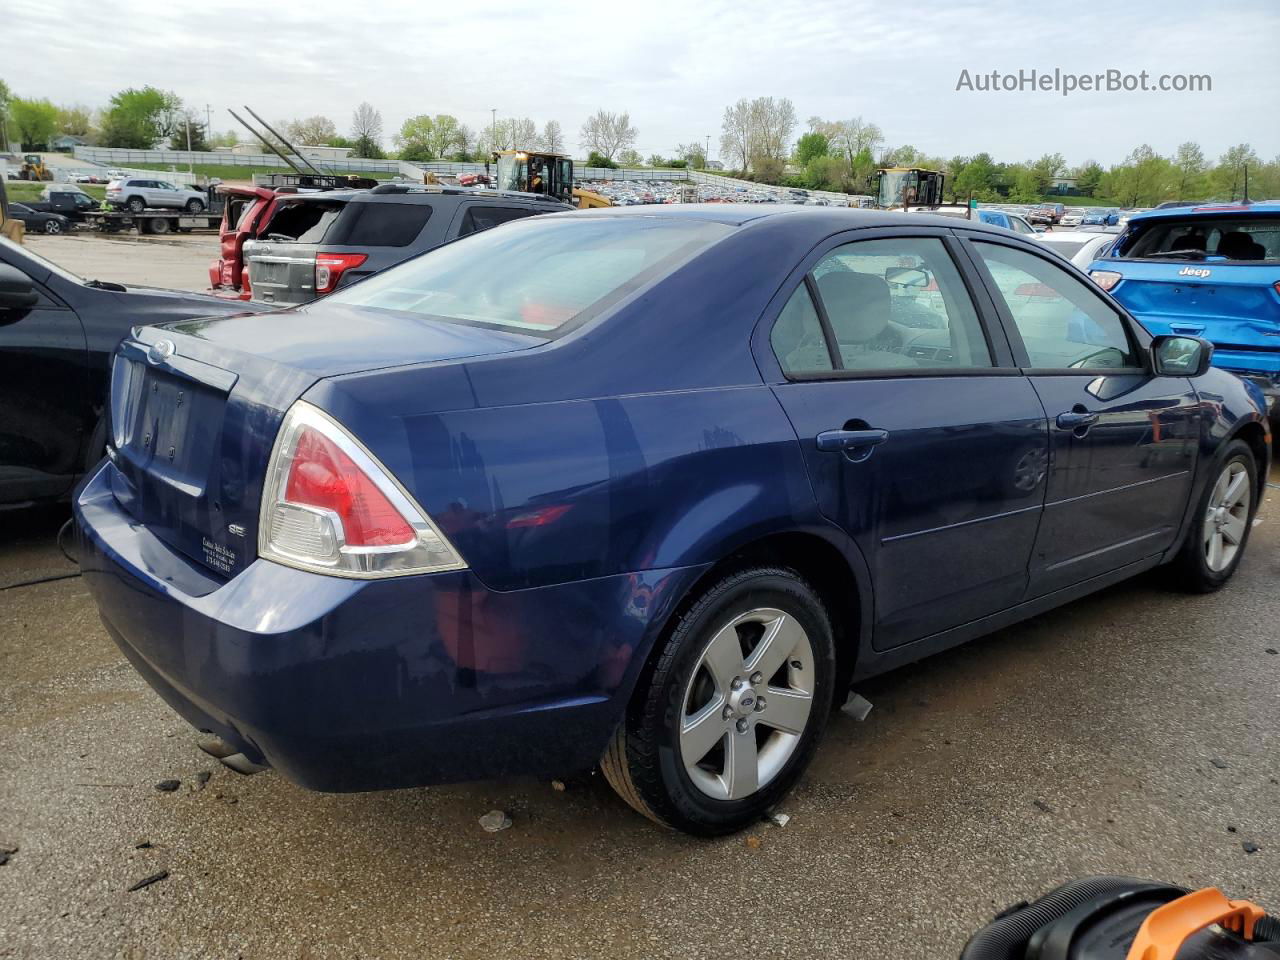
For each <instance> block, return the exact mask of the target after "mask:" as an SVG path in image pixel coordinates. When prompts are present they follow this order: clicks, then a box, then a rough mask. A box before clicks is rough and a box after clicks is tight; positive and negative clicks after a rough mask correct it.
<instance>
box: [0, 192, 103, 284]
mask: <svg viewBox="0 0 1280 960" xmlns="http://www.w3.org/2000/svg"><path fill="white" fill-rule="evenodd" d="M17 206H19V204H15V203H11V204H9V207H10V209H13V208H15V207H17ZM28 212H30V211H28ZM0 250H3V251H4V252H5V254H12V256H6V257H4V258H0V260H8V262H9V263H13V264H20V263H21V259H20V258H23V257H25V258H26V259H27V260H33V261H35V262H36V263H37V264H39V265H40V266H41V267H43V268H44V269H45V270H48V271H49V272H50V273H52V274H54V275H55V276H59V277H61V278H62V279H63V280H67V281H69V282H71V283H84V282H85V279H84V277H81V276H78V275H77V274H74V273H72V272H71V271H70V270H67V269H66V268H65V267H60V266H58V265H57V264H56V263H54V262H53V261H52V260H46V259H45V258H44V257H42V256H40V254H38V253H36V252H35V251H34V250H32V249H31V247H30V246H22V247H19V246H18V245H17V244H15V243H14V242H13V241H11V240H6V239H5V238H4V237H0Z"/></svg>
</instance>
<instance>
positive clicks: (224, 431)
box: [109, 305, 544, 578]
mask: <svg viewBox="0 0 1280 960" xmlns="http://www.w3.org/2000/svg"><path fill="white" fill-rule="evenodd" d="M543 342H544V341H543V340H542V339H540V338H537V337H531V336H526V335H523V334H512V333H504V332H499V331H492V330H484V329H480V328H477V327H468V326H463V325H460V324H450V323H447V322H444V321H438V320H431V319H429V318H424V317H415V316H410V315H404V314H398V313H390V312H388V311H379V310H364V311H359V312H357V311H353V310H352V309H350V308H344V307H342V306H341V305H324V306H323V308H319V307H318V308H317V309H315V310H297V311H284V312H282V313H279V314H268V315H265V316H264V315H256V316H255V315H243V316H234V317H228V318H225V319H217V320H188V321H183V322H181V323H176V324H169V325H166V326H161V327H140V328H136V329H135V331H134V333H133V335H132V336H130V337H128V338H126V339H125V340H124V341H123V342H122V343H121V344H120V345H119V347H118V348H117V350H116V357H115V363H114V367H113V370H112V385H111V401H110V403H111V445H110V449H109V457H110V459H111V461H112V463H113V464H114V467H115V469H114V471H113V472H112V488H113V492H114V493H115V496H116V499H117V500H118V501H119V502H120V504H121V505H122V506H123V507H124V509H125V510H127V511H128V512H129V513H130V515H131V516H133V518H134V519H135V520H136V521H138V522H139V523H142V524H145V525H146V526H147V528H148V529H149V530H150V531H151V532H152V533H153V534H155V535H156V536H157V537H158V538H159V539H160V540H162V541H164V542H165V543H166V544H168V545H169V546H170V547H171V548H173V549H174V550H176V551H178V552H180V553H182V554H183V555H185V556H186V557H188V558H189V559H191V560H194V561H195V562H197V563H200V564H202V565H203V566H204V567H206V568H207V569H209V570H211V571H212V572H214V573H215V574H218V575H221V576H224V577H227V578H231V577H234V576H235V575H236V574H238V573H240V572H241V571H242V570H243V569H244V568H245V567H246V566H247V565H248V564H249V563H251V562H253V560H254V559H255V558H256V557H257V530H258V513H259V508H260V504H261V498H262V484H263V480H264V477H265V474H266V469H267V465H268V461H269V459H270V454H271V449H272V445H273V444H274V442H275V438H276V434H277V432H278V431H279V428H280V424H281V422H282V421H283V419H284V415H285V413H286V412H287V411H288V409H289V407H290V406H291V405H292V404H293V403H294V402H295V401H296V400H297V399H298V398H299V397H301V396H302V395H303V393H305V392H306V390H307V389H308V388H309V387H310V386H311V385H312V384H314V383H315V382H316V381H317V380H319V379H321V378H323V377H328V376H336V375H339V374H343V373H355V372H359V371H364V370H370V369H375V368H379V367H386V366H397V365H402V364H414V363H431V362H440V361H449V360H459V359H463V358H466V357H474V356H481V355H486V354H495V353H504V352H509V351H512V350H518V349H523V348H527V347H531V346H536V345H538V344H541V343H543Z"/></svg>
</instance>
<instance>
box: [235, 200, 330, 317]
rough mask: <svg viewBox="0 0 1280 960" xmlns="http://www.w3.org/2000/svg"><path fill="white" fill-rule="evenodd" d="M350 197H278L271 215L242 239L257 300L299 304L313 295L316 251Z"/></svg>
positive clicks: (250, 282) (254, 296)
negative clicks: (253, 232)
mask: <svg viewBox="0 0 1280 960" xmlns="http://www.w3.org/2000/svg"><path fill="white" fill-rule="evenodd" d="M346 202H347V200H346V198H345V197H343V196H340V195H334V194H324V195H303V196H298V197H294V198H289V199H281V200H278V201H277V202H276V206H275V210H274V211H272V213H271V216H270V219H269V220H267V222H266V223H265V224H263V225H262V226H261V227H260V228H259V230H258V232H257V236H256V237H255V238H254V239H252V240H247V241H246V242H245V244H244V260H245V263H246V264H247V265H248V267H249V285H250V287H251V289H252V293H253V298H254V299H255V300H261V301H263V302H265V303H280V304H296V303H307V302H308V301H310V300H313V299H314V298H315V274H316V252H317V250H319V248H320V244H322V243H323V242H324V239H325V235H326V234H327V233H328V232H329V228H330V227H331V226H333V224H334V222H335V221H336V220H337V219H338V215H339V214H340V213H341V212H342V208H343V207H344V206H345V205H346Z"/></svg>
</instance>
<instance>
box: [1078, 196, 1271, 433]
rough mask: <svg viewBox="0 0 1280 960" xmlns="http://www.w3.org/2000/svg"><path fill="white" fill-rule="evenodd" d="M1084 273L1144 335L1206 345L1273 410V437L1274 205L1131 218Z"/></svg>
mask: <svg viewBox="0 0 1280 960" xmlns="http://www.w3.org/2000/svg"><path fill="white" fill-rule="evenodd" d="M1090 273H1091V276H1092V277H1093V279H1094V280H1095V281H1096V282H1097V283H1098V284H1099V285H1100V286H1102V287H1103V289H1106V290H1109V291H1110V292H1111V295H1112V296H1114V297H1115V298H1116V299H1117V300H1119V301H1120V302H1121V303H1123V304H1124V305H1125V306H1126V307H1127V308H1128V309H1129V311H1130V312H1131V313H1132V314H1133V315H1134V316H1136V317H1137V318H1138V319H1139V320H1140V321H1141V322H1142V324H1143V326H1145V327H1146V328H1147V329H1148V330H1151V331H1152V332H1154V333H1173V334H1189V335H1192V336H1197V337H1204V338H1205V339H1207V340H1210V341H1212V342H1213V343H1214V344H1215V345H1216V350H1215V351H1214V355H1213V362H1214V364H1215V365H1216V366H1219V367H1222V368H1223V369H1225V370H1231V371H1233V372H1235V373H1237V374H1239V375H1240V376H1242V377H1245V378H1247V379H1249V380H1251V381H1252V382H1254V383H1256V384H1257V385H1258V387H1259V388H1261V390H1262V392H1263V393H1264V394H1266V395H1267V397H1268V398H1269V399H1271V400H1272V401H1273V403H1272V424H1273V430H1277V431H1280V406H1278V405H1277V403H1276V401H1277V400H1280V203H1227V204H1220V203H1210V204H1202V205H1200V206H1183V207H1172V208H1165V209H1162V210H1152V211H1150V212H1148V213H1143V214H1135V215H1134V216H1133V217H1131V218H1130V219H1129V220H1128V222H1127V224H1126V227H1125V229H1124V231H1123V232H1122V233H1121V234H1120V236H1119V237H1118V238H1117V240H1116V243H1115V246H1114V247H1112V248H1111V249H1110V251H1109V253H1108V255H1106V256H1104V257H1100V258H1099V259H1097V260H1096V261H1094V263H1093V264H1092V265H1091V267H1090Z"/></svg>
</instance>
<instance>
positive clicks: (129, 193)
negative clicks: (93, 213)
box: [107, 177, 209, 213]
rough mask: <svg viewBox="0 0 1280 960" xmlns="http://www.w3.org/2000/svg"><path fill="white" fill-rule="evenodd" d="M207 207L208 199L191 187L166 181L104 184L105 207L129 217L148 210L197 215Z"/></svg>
mask: <svg viewBox="0 0 1280 960" xmlns="http://www.w3.org/2000/svg"><path fill="white" fill-rule="evenodd" d="M208 205H209V196H208V194H207V193H205V192H204V191H203V190H197V189H195V188H194V187H179V186H175V185H174V184H172V183H169V181H167V180H153V179H149V178H143V177H126V178H125V179H123V180H113V181H111V182H110V183H108V184H107V206H109V207H121V208H123V209H125V210H128V211H130V212H131V213H141V212H142V211H143V210H146V209H148V208H153V209H161V208H172V209H175V210H185V211H187V213H199V212H200V211H202V210H203V209H204V208H205V207H207V206H208Z"/></svg>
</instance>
